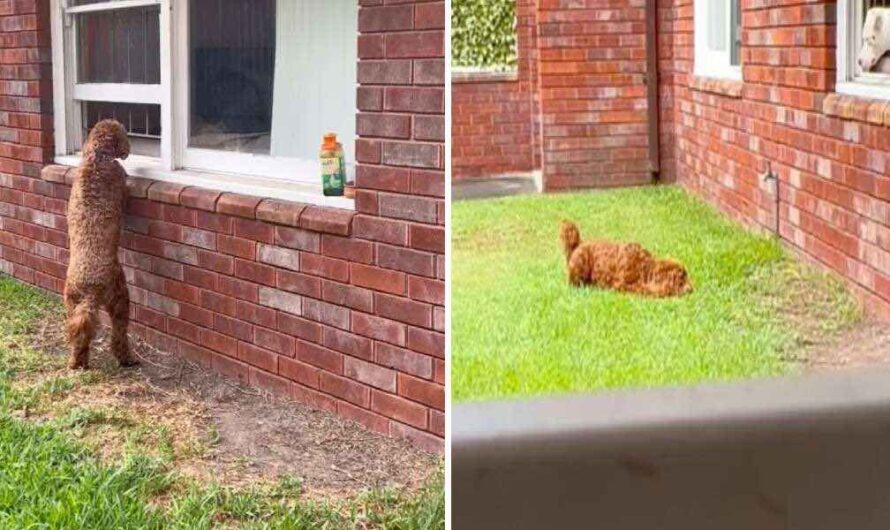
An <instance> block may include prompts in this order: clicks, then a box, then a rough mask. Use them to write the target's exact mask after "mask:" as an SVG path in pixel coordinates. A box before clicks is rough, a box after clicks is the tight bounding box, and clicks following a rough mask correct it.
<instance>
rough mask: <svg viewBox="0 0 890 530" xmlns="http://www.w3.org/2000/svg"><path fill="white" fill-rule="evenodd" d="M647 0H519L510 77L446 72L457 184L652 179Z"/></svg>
mask: <svg viewBox="0 0 890 530" xmlns="http://www.w3.org/2000/svg"><path fill="white" fill-rule="evenodd" d="M644 6H645V0H632V1H631V2H614V1H610V0H595V1H586V2H577V1H573V0H552V1H543V0H519V1H518V2H517V14H518V37H519V50H518V51H519V68H518V70H517V73H516V76H515V79H513V80H509V81H505V80H503V79H492V77H490V76H489V77H486V76H478V75H477V76H465V75H453V76H452V81H453V83H454V84H453V92H452V142H453V143H452V154H451V159H452V167H453V175H454V178H455V179H457V180H460V179H464V178H473V177H490V176H497V175H502V174H508V173H513V172H528V171H530V170H533V169H543V176H544V187H545V188H546V189H547V190H560V189H568V188H578V187H606V186H617V185H629V184H640V183H648V182H650V181H651V175H650V172H649V164H648V158H647V145H648V140H647V110H646V109H647V105H646V85H645V77H644V74H645V70H646V48H645V46H646V40H645V23H644V22H645V18H644V15H645V11H644Z"/></svg>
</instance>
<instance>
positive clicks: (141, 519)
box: [0, 275, 445, 530]
mask: <svg viewBox="0 0 890 530" xmlns="http://www.w3.org/2000/svg"><path fill="white" fill-rule="evenodd" d="M58 312H59V307H58V302H57V301H56V300H54V299H53V298H52V297H50V296H48V295H46V294H44V293H42V292H40V291H38V290H36V289H32V288H29V287H25V286H23V285H21V284H19V283H17V282H15V281H12V280H10V279H9V278H8V277H4V276H2V275H0V529H4V530H5V529H24V528H28V529H35V530H37V529H39V530H44V529H45V530H67V529H72V530H73V529H77V530H80V529H83V528H90V529H96V530H104V529H108V530H113V529H114V530H116V529H119V528H127V529H162V528H163V529H167V528H173V529H189V530H192V529H211V528H240V529H250V530H254V529H257V530H258V529H272V528H276V529H278V528H280V529H306V530H308V529H316V528H317V529H352V528H361V529H364V528H375V529H377V528H379V529H393V530H413V529H440V528H444V527H445V523H444V521H445V499H444V478H443V474H442V473H439V474H438V475H437V476H436V477H435V478H434V479H433V480H432V481H431V482H430V483H429V484H428V485H427V486H426V487H425V488H424V489H422V490H421V491H420V492H418V493H415V494H412V495H408V494H405V493H403V492H400V491H393V490H381V491H370V492H367V493H365V494H362V495H360V496H358V497H357V498H354V499H350V500H346V501H337V502H334V501H331V502H319V501H317V500H311V499H308V498H303V497H301V484H300V481H299V479H297V478H294V477H290V478H283V479H281V480H279V481H278V482H277V483H272V484H267V485H263V486H254V487H251V488H244V489H234V488H226V487H220V486H218V485H213V484H210V485H207V484H197V483H195V482H193V481H189V480H186V479H184V478H182V477H180V476H178V475H177V473H176V472H175V470H174V469H171V466H170V458H169V456H168V453H169V451H170V449H169V448H167V449H166V450H165V449H164V447H160V448H152V449H151V450H149V448H147V447H144V445H145V444H140V443H137V442H134V444H132V446H131V447H129V448H128V451H127V453H126V454H125V455H124V456H123V457H122V458H121V459H120V460H119V461H116V462H114V463H108V462H105V461H102V460H101V459H100V458H99V457H98V455H96V454H95V452H94V450H93V448H91V447H88V446H87V445H85V444H83V443H81V442H80V440H78V438H77V436H76V433H77V432H78V430H79V429H83V428H85V427H86V426H88V425H91V424H95V423H102V422H106V423H107V422H127V421H129V420H128V419H127V418H126V417H123V416H118V415H114V414H110V413H108V412H106V411H103V410H101V409H90V408H89V407H88V406H86V405H87V404H85V407H84V408H73V409H71V410H70V411H68V413H67V414H64V415H62V416H61V417H58V418H56V419H52V420H46V421H40V420H37V419H33V418H31V419H23V418H24V417H25V416H27V411H28V410H29V409H32V410H33V408H34V407H36V406H38V405H39V404H40V403H42V402H44V401H45V400H47V399H53V397H54V396H61V395H64V394H65V393H66V392H68V391H70V390H71V389H72V388H74V386H75V385H78V384H89V383H90V381H91V380H92V379H94V378H95V377H97V376H96V375H93V374H94V372H91V373H87V374H82V375H72V376H70V377H55V378H52V379H48V380H42V381H40V383H39V384H34V385H31V386H28V385H22V384H21V381H22V380H23V379H22V377H23V376H25V379H27V378H26V376H28V375H29V374H32V373H36V372H38V371H39V370H40V369H41V368H42V367H44V366H45V365H46V363H47V362H48V361H47V358H46V356H45V355H43V354H42V352H41V351H40V350H39V348H37V347H35V346H34V343H35V341H37V342H39V340H40V337H39V331H40V330H39V329H37V327H36V326H37V324H38V322H40V321H41V319H43V320H45V318H46V315H47V314H53V313H56V314H58ZM160 434H161V436H160V437H159V438H160V440H161V441H160V442H159V443H158V444H157V445H161V446H163V445H164V444H163V440H164V437H163V433H160ZM154 438H158V437H154ZM154 438H152V439H154Z"/></svg>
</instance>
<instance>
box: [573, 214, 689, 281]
mask: <svg viewBox="0 0 890 530" xmlns="http://www.w3.org/2000/svg"><path fill="white" fill-rule="evenodd" d="M559 239H560V241H561V242H562V246H563V252H564V253H565V258H566V269H567V271H568V276H569V283H570V284H571V285H574V286H576V287H580V286H582V285H593V286H596V287H600V288H604V289H614V290H616V291H622V292H628V293H635V294H642V295H647V296H655V297H659V298H660V297H666V296H678V295H682V294H686V293H689V292H691V291H692V283H690V281H689V275H688V274H687V273H686V269H684V268H683V266H682V265H680V264H679V263H677V262H676V261H673V260H659V259H655V258H653V257H652V254H650V253H649V251H647V250H646V249H644V248H643V247H641V246H640V245H639V244H637V243H612V242H608V241H585V242H583V243H582V242H581V232H580V231H579V230H578V227H577V226H576V225H575V223H572V222H570V221H563V222H562V227H561V229H560V232H559Z"/></svg>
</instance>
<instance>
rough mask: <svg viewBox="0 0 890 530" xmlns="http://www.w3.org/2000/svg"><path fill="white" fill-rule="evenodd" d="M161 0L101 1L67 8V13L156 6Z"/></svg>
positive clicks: (74, 13) (76, 13) (75, 13)
mask: <svg viewBox="0 0 890 530" xmlns="http://www.w3.org/2000/svg"><path fill="white" fill-rule="evenodd" d="M160 3H161V0H118V1H116V2H100V3H98V4H86V5H82V6H74V7H68V8H65V13H67V14H69V15H78V14H81V13H94V12H96V11H112V10H115V9H131V8H134V7H144V6H156V5H158V4H160Z"/></svg>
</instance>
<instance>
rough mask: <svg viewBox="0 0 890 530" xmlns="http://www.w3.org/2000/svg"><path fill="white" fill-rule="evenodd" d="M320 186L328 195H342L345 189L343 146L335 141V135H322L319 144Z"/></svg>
mask: <svg viewBox="0 0 890 530" xmlns="http://www.w3.org/2000/svg"><path fill="white" fill-rule="evenodd" d="M320 158H321V188H322V191H323V192H324V194H325V195H326V196H328V197H342V196H343V192H344V190H345V189H346V165H345V164H344V154H343V147H342V146H341V145H340V144H338V143H337V135H336V134H334V133H328V134H325V135H324V142H323V143H322V144H321V154H320Z"/></svg>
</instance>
